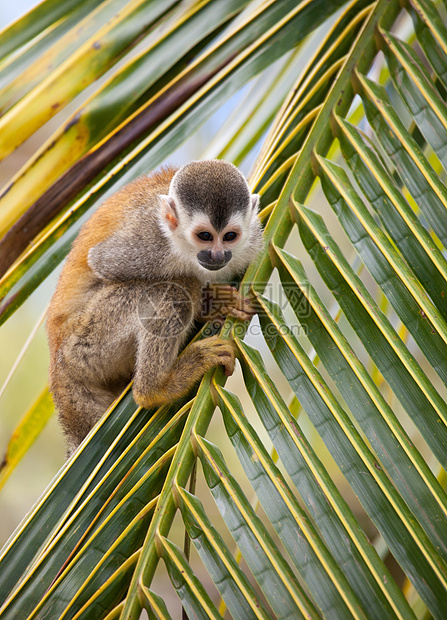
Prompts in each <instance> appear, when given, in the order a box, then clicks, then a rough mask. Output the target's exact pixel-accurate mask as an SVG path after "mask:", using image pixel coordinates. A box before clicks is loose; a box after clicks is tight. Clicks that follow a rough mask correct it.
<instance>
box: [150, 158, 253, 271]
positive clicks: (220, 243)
mask: <svg viewBox="0 0 447 620" xmlns="http://www.w3.org/2000/svg"><path fill="white" fill-rule="evenodd" d="M160 199H161V210H160V215H161V224H162V228H163V231H164V232H165V234H166V235H167V236H168V238H169V239H170V241H171V245H172V247H173V249H174V251H176V252H177V253H178V255H179V256H180V255H181V256H182V259H183V260H186V261H188V263H189V267H190V268H191V269H192V271H193V272H194V273H196V274H197V275H198V276H199V277H200V278H201V279H203V280H216V279H220V278H223V279H227V278H229V277H231V276H232V275H234V274H236V273H240V272H242V271H244V269H246V267H247V266H248V264H249V263H250V261H251V260H252V258H253V257H254V256H255V255H256V254H257V253H258V252H259V250H260V249H261V247H262V232H261V225H260V222H259V218H258V208H259V196H258V195H257V194H252V193H251V192H250V189H249V187H248V183H247V181H246V179H245V177H244V176H243V174H242V173H241V172H239V170H238V169H237V168H236V166H234V165H233V164H231V163H229V162H227V161H223V160H218V159H214V160H206V161H193V162H191V163H189V164H187V165H186V166H183V168H180V170H178V171H177V172H176V174H175V175H174V177H173V179H172V181H171V185H170V188H169V194H168V195H162V196H160Z"/></svg>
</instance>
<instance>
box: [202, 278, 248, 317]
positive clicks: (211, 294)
mask: <svg viewBox="0 0 447 620" xmlns="http://www.w3.org/2000/svg"><path fill="white" fill-rule="evenodd" d="M256 312H257V311H256V309H255V308H254V307H253V306H252V305H251V302H250V299H249V298H248V297H241V296H240V294H239V292H238V290H237V289H236V288H234V286H230V285H229V284H218V283H213V284H207V285H206V286H204V287H203V289H202V318H203V320H205V321H210V320H211V321H212V320H216V319H217V320H219V319H223V318H224V317H226V316H233V317H235V318H236V319H240V320H241V321H249V320H250V319H251V318H252V317H253V316H254V315H255V314H256Z"/></svg>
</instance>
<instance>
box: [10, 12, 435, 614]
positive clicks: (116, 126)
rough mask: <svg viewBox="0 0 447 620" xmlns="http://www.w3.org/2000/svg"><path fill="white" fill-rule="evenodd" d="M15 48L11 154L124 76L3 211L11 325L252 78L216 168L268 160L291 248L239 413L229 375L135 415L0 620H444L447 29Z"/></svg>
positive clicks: (262, 271) (258, 278) (284, 22)
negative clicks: (139, 183) (123, 191)
mask: <svg viewBox="0 0 447 620" xmlns="http://www.w3.org/2000/svg"><path fill="white" fill-rule="evenodd" d="M337 10H338V11H339V12H338V13H337V14H336V15H335V16H333V15H332V14H333V13H334V12H335V11H337ZM110 11H114V16H115V17H114V20H112V21H109V12H110ZM116 11H118V12H116ZM143 16H144V19H143ZM320 24H323V26H322V28H321V29H320V30H317V28H318V26H319V25H320ZM81 25H82V33H83V34H82V37H81V39H80V40H79V41H78V45H76V46H75V45H74V41H75V40H76V37H75V31H76V28H79V27H80V26H81ZM1 41H2V43H1V45H0V55H1V58H2V63H1V64H0V89H1V90H0V105H2V106H3V109H4V111H5V113H4V116H3V117H2V119H1V120H0V126H1V128H2V132H1V138H0V154H3V155H2V156H6V154H8V153H10V152H13V151H14V150H15V148H16V147H17V146H18V145H19V144H20V143H21V142H22V141H23V140H24V139H26V137H27V136H28V135H30V134H31V133H32V132H33V131H35V130H36V129H37V128H38V127H40V126H41V125H42V124H43V123H44V122H45V120H46V119H48V118H49V117H50V116H51V115H53V114H54V113H55V111H56V108H55V104H58V105H59V106H60V107H62V105H64V104H65V103H67V102H69V101H70V99H72V98H73V97H75V95H76V94H77V93H79V92H81V91H82V90H83V89H84V88H85V87H86V86H87V85H88V84H91V83H92V82H93V81H95V80H97V79H98V78H99V77H100V76H101V74H102V73H103V72H104V71H106V70H108V71H109V73H108V75H107V80H106V81H105V82H103V83H101V84H100V86H99V87H98V88H97V90H96V92H94V93H93V94H92V95H90V97H89V99H87V100H86V101H84V103H81V105H79V106H78V108H77V110H76V111H75V112H74V113H73V114H72V115H71V116H70V118H68V119H67V120H65V121H63V122H62V124H61V126H60V128H59V129H57V130H56V131H55V133H54V134H53V135H52V136H51V137H50V138H49V139H48V140H47V142H46V143H45V144H43V145H42V147H41V148H40V150H39V151H38V152H36V153H35V154H34V155H33V156H32V157H31V158H30V159H29V161H28V162H26V163H25V165H24V166H23V167H22V169H21V170H20V171H19V172H18V173H17V175H16V176H15V177H14V178H13V179H12V180H11V182H10V184H9V185H8V186H6V187H5V189H4V191H3V192H2V193H1V195H0V206H1V213H2V215H1V219H0V230H1V231H3V232H2V234H3V236H2V237H1V238H0V268H1V270H2V274H3V275H2V278H1V280H0V299H1V302H0V321H1V322H5V321H7V319H8V318H9V317H10V316H11V315H12V314H13V313H14V312H15V311H16V310H17V309H18V308H19V307H20V306H21V305H22V304H23V303H24V302H25V300H26V299H27V297H29V295H30V294H31V293H32V292H33V291H34V290H35V289H36V288H38V287H39V286H40V285H41V284H42V283H43V281H44V280H45V279H46V278H47V276H48V275H49V274H50V273H51V272H52V271H53V270H54V269H55V268H56V267H57V266H58V264H59V263H60V262H61V261H62V260H63V259H64V257H65V256H66V254H67V253H68V251H69V248H70V244H71V242H72V240H73V239H74V238H75V236H76V234H77V232H78V230H79V227H80V225H81V224H82V223H83V221H85V218H86V217H87V216H88V215H89V213H90V212H91V209H93V208H94V207H95V206H97V205H98V204H99V203H100V202H101V201H102V200H103V199H104V198H105V197H106V196H107V195H110V193H112V192H113V191H115V190H116V189H117V188H118V187H120V186H121V185H122V184H124V183H126V182H128V181H129V180H130V179H132V178H134V177H135V176H137V175H138V174H141V173H142V172H146V171H147V170H148V169H150V168H153V167H156V166H158V165H160V164H161V163H162V162H163V161H164V160H165V159H166V158H168V157H169V155H170V154H171V153H173V152H174V151H175V149H177V148H178V146H180V145H181V144H182V143H184V142H185V141H186V140H187V139H188V138H189V137H190V136H193V135H194V134H195V132H196V131H197V130H198V128H199V127H200V126H201V125H202V124H203V123H204V122H205V121H206V120H207V119H208V118H210V116H211V115H212V114H213V113H214V112H215V111H217V110H219V108H221V107H222V105H223V104H224V102H225V101H226V100H227V99H228V98H229V97H230V96H231V95H233V94H235V93H237V92H238V91H239V90H240V89H241V88H242V87H243V86H244V85H245V84H246V83H247V82H249V81H250V80H252V79H253V78H257V81H253V82H252V87H251V89H250V90H248V91H246V93H248V94H246V95H245V97H246V98H245V100H243V99H242V100H240V103H239V107H237V106H236V108H235V112H234V113H233V115H232V116H231V117H230V118H229V120H228V122H226V123H224V124H223V126H222V128H221V130H220V131H219V132H218V133H217V134H216V136H215V137H214V139H213V140H210V141H209V142H210V143H209V145H208V147H207V149H206V151H205V153H204V156H208V157H209V156H219V157H227V158H231V159H232V160H234V161H235V162H236V163H238V164H241V165H246V162H247V160H248V159H250V160H252V158H253V157H254V156H255V155H256V157H257V158H256V161H255V163H254V165H253V167H252V171H251V174H250V177H249V178H250V182H251V185H252V187H253V190H254V191H257V192H259V193H260V194H261V202H262V208H263V210H262V213H261V217H262V219H263V221H264V222H265V233H264V234H265V241H266V243H265V247H264V250H263V251H262V253H261V255H260V256H259V258H258V259H257V261H256V262H255V263H253V264H252V265H251V266H250V267H249V269H248V271H247V274H246V275H245V277H244V278H243V280H242V282H241V284H240V286H241V288H242V289H243V291H244V292H245V293H246V294H251V295H253V297H254V299H255V300H256V303H257V305H258V310H259V323H257V322H256V321H254V323H253V325H252V326H251V328H250V330H249V334H247V335H246V330H247V325H242V324H240V323H238V322H235V321H233V320H227V322H226V323H225V325H224V326H223V328H222V331H221V335H222V337H224V338H234V340H235V343H236V346H237V351H238V358H239V362H240V366H241V369H242V377H243V381H242V380H241V381H239V383H238V382H234V386H235V387H234V388H233V385H230V388H231V390H233V391H237V395H236V394H234V393H233V391H230V390H228V389H226V388H224V387H223V383H224V376H223V372H222V371H221V370H216V371H215V372H214V373H212V372H211V373H208V374H207V375H206V376H205V377H204V378H203V380H202V381H201V383H200V385H199V386H198V388H197V389H196V390H195V391H194V393H193V394H191V395H190V400H189V401H188V402H186V401H185V402H183V403H177V404H176V405H172V406H168V405H166V406H164V407H162V408H160V409H159V410H158V411H147V410H141V409H139V408H137V407H136V405H135V403H134V402H133V399H132V396H131V392H130V390H129V389H128V390H127V391H126V392H125V393H124V394H123V395H122V396H121V398H120V399H118V401H117V402H116V403H114V405H112V407H111V408H110V409H109V411H108V412H107V413H106V414H105V415H104V417H103V418H102V419H101V420H100V422H99V423H98V424H97V426H96V427H95V428H94V429H93V430H92V431H91V433H90V434H89V436H88V437H87V439H86V441H85V442H84V443H83V445H82V446H81V448H80V449H79V450H78V451H77V452H76V453H75V454H74V455H73V457H72V458H71V459H70V461H69V462H68V463H67V464H66V465H65V466H64V467H63V468H62V469H61V471H60V472H59V473H57V474H56V477H55V478H54V480H53V482H52V483H51V485H50V486H49V488H48V490H47V491H46V492H45V493H44V494H43V496H42V497H41V499H40V500H39V502H38V503H37V504H36V506H35V507H34V508H33V510H32V511H31V512H30V514H29V515H28V516H27V517H26V518H25V520H24V521H23V523H22V524H21V525H20V526H19V527H18V529H17V530H16V532H15V533H14V534H13V535H12V537H11V538H10V540H9V542H8V543H7V544H6V545H5V547H4V549H3V552H2V554H1V556H0V571H1V575H2V585H1V588H0V602H1V605H2V606H1V608H0V618H2V619H3V618H4V619H13V618H17V617H20V618H27V619H29V620H31V619H32V618H44V617H51V618H60V619H62V618H64V619H67V620H68V619H69V618H70V619H74V618H76V619H81V618H82V619H88V618H95V619H96V618H107V619H108V620H112V619H115V618H116V619H118V618H120V619H121V620H130V619H132V620H133V619H137V618H139V616H140V613H141V611H142V610H143V609H146V611H147V613H148V615H149V617H150V618H171V617H173V618H174V617H177V616H178V610H179V609H180V606H183V608H184V610H185V612H186V614H187V615H188V617H189V618H193V617H197V618H209V617H211V618H220V617H224V615H225V614H226V615H225V617H233V618H241V619H245V618H270V617H275V618H300V617H306V618H331V619H332V618H339V619H340V620H342V619H345V618H359V619H360V618H377V619H378V620H379V618H383V617H386V618H401V619H405V620H406V619H407V618H429V617H434V618H439V619H441V618H443V617H444V616H445V601H446V598H447V546H446V540H447V519H446V515H447V495H446V492H445V488H444V486H445V484H444V482H445V467H446V462H447V459H446V456H447V404H446V402H445V384H446V380H447V371H446V368H447V364H446V362H447V347H446V344H447V305H446V304H447V301H446V299H447V297H446V292H447V288H446V282H447V262H446V258H445V242H446V236H447V225H446V221H447V219H446V213H447V211H446V207H447V187H446V171H445V168H444V166H445V163H446V161H447V160H446V152H447V151H446V145H447V105H446V101H445V99H446V88H447V78H446V76H447V25H446V21H445V7H444V6H440V3H437V2H428V1H427V0H407V2H406V3H405V6H404V8H402V7H401V4H400V2H398V1H397V0H391V1H390V0H377V1H376V2H372V3H371V2H367V1H365V0H351V1H350V2H342V0H340V1H339V2H332V3H327V2H323V1H321V0H320V1H319V0H308V1H307V2H298V3H297V2H292V1H287V0H269V1H267V2H257V1H255V0H252V1H251V2H250V1H249V0H246V1H242V0H239V1H238V0H234V1H232V2H225V3H222V2H216V1H215V0H205V1H204V2H187V1H186V0H185V1H184V2H172V3H169V5H168V4H166V3H164V4H163V3H161V2H157V1H156V0H152V1H149V0H148V1H144V0H143V1H142V0H139V1H138V2H136V1H135V2H129V1H126V0H120V1H118V0H107V1H103V2H99V1H98V2H89V1H88V0H85V1H84V2H80V3H54V2H52V1H51V0H45V2H43V3H42V4H40V5H39V6H38V7H36V8H35V9H34V10H33V11H31V13H29V14H28V15H27V16H25V17H24V18H22V19H21V20H18V21H17V22H16V23H15V24H13V25H12V26H10V27H9V28H7V29H6V30H5V31H4V32H3V35H2V38H1ZM94 42H100V43H98V45H96V46H94V45H93V47H92V43H94ZM137 42H139V43H140V47H139V48H138V51H137V52H136V53H134V55H133V56H131V54H130V52H129V50H130V48H131V47H133V46H134V45H136V44H137ZM123 55H126V56H125V59H124V63H123V64H118V60H119V59H120V58H121V56H123ZM93 58H94V60H93ZM49 59H51V61H52V63H54V64H53V67H52V68H49V67H48V60H49ZM274 62H275V63H276V64H275V65H274V66H273V68H271V69H269V67H270V65H272V64H273V63H274ZM44 67H45V69H44ZM75 75H77V76H80V79H79V80H74V78H73V76H75ZM55 93H57V96H56V94H55ZM22 110H23V111H24V113H23V114H22ZM33 110H34V112H33ZM37 110H38V111H39V113H38V114H37ZM26 115H28V116H29V118H32V124H27V123H24V124H23V127H22V126H21V119H23V118H25V117H26V118H28V116H26ZM30 244H31V245H30ZM359 274H360V275H359ZM384 300H385V301H384ZM258 326H259V330H257V331H258V332H259V333H258V335H257V337H256V338H254V332H255V331H256V328H257V327H258ZM214 331H215V328H213V326H211V325H206V326H205V327H204V328H203V329H202V330H201V331H200V332H199V333H198V334H197V335H196V337H197V338H203V337H206V336H208V335H210V334H211V333H214ZM261 352H262V353H261ZM231 381H233V379H232V380H231ZM291 396H292V401H291V404H290V405H289V406H288V405H287V402H286V401H287V399H288V398H290V397H291ZM42 407H43V409H42ZM41 409H42V411H43V415H41V413H39V412H41ZM216 409H217V410H216ZM215 410H216V411H215ZM48 412H49V407H48V395H47V393H46V392H45V391H44V392H43V393H42V394H41V395H40V397H39V400H38V401H37V405H35V406H34V407H33V408H32V409H31V410H30V411H29V412H26V413H25V415H24V417H23V421H22V422H21V423H20V424H19V426H18V432H17V433H16V434H15V435H14V437H13V438H12V440H11V442H10V449H9V453H8V454H7V461H6V463H7V469H6V470H5V471H6V474H5V475H8V476H9V475H11V476H12V479H13V478H14V475H15V472H14V468H15V466H16V465H17V463H18V462H19V460H20V459H21V457H22V456H23V454H24V453H25V452H26V450H27V449H28V448H29V446H30V445H31V443H32V442H33V441H34V438H35V436H36V435H37V434H38V432H40V430H41V428H42V427H43V425H44V421H43V419H44V420H46V419H47V417H48ZM297 413H298V415H297ZM216 429H217V431H216ZM11 455H12V456H11ZM183 537H184V538H185V543H184V549H183V550H182V549H181V546H182V544H183V542H182V539H183ZM371 537H374V540H373V542H371V540H370V538H371ZM391 558H393V559H394V560H396V562H397V564H398V565H399V569H396V568H392V567H391V565H390V563H389V560H390V559H391ZM402 582H403V584H404V585H402ZM168 584H169V586H168ZM168 587H169V588H170V592H171V594H170V595H169V596H167V595H166V594H165V592H166V591H167V588H168ZM162 593H163V594H162ZM173 600H175V601H177V604H174V603H173ZM176 614H177V616H176Z"/></svg>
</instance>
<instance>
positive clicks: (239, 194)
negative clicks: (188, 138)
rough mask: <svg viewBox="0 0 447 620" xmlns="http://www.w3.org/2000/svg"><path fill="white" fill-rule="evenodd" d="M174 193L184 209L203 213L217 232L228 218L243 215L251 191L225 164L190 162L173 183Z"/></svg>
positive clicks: (236, 171)
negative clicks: (235, 214) (238, 213)
mask: <svg viewBox="0 0 447 620" xmlns="http://www.w3.org/2000/svg"><path fill="white" fill-rule="evenodd" d="M173 189H174V192H175V194H176V195H177V197H178V199H179V200H180V202H181V203H182V205H183V206H184V207H185V209H186V210H187V211H188V212H189V213H191V214H193V213H194V212H197V211H199V212H202V213H206V214H207V215H208V217H209V218H210V221H211V224H212V225H213V226H214V228H215V229H216V230H218V231H219V230H222V229H223V228H224V227H225V226H226V224H227V223H228V220H229V218H230V216H231V215H233V214H234V213H237V212H240V211H246V210H247V208H248V207H249V205H250V190H249V188H248V184H247V181H246V180H245V177H244V176H243V174H242V173H241V172H239V170H238V169H237V168H236V166H234V165H233V164H231V163H230V162H228V161H223V160H221V159H212V160H205V161H193V162H191V163H189V164H186V166H183V168H181V169H180V170H179V171H178V172H177V174H176V175H175V177H174V179H173Z"/></svg>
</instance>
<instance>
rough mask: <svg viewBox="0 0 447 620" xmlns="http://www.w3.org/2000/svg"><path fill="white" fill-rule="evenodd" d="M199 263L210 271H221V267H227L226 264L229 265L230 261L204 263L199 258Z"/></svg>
mask: <svg viewBox="0 0 447 620" xmlns="http://www.w3.org/2000/svg"><path fill="white" fill-rule="evenodd" d="M199 265H200V266H201V267H204V268H205V269H208V271H219V269H223V267H225V265H228V263H225V262H223V263H204V262H203V261H201V260H199Z"/></svg>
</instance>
